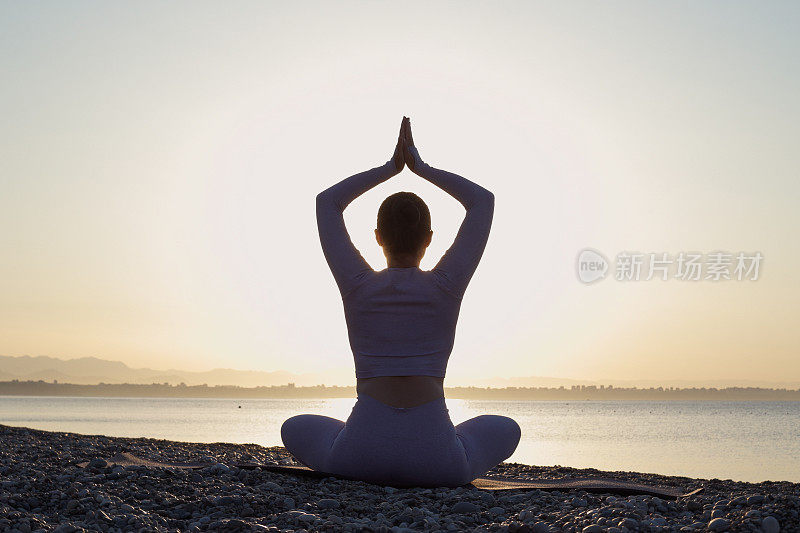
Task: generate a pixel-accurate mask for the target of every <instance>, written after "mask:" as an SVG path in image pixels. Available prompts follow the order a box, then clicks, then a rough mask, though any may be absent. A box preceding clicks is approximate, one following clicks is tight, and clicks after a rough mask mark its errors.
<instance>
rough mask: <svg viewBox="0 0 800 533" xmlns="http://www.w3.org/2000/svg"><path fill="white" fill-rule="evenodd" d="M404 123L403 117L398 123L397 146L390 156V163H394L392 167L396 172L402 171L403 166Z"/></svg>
mask: <svg viewBox="0 0 800 533" xmlns="http://www.w3.org/2000/svg"><path fill="white" fill-rule="evenodd" d="M405 121H406V118H405V117H403V120H402V121H401V122H400V135H398V136H397V146H395V148H394V154H393V155H392V161H393V162H394V166H395V168H396V169H397V172H400V171H401V170H403V167H404V166H405V161H406V160H405V147H404V141H405Z"/></svg>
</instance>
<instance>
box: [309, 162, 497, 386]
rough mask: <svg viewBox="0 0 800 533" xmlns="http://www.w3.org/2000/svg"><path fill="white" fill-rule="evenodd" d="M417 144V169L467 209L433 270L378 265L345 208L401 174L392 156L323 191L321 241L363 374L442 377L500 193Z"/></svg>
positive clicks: (319, 214) (358, 369)
mask: <svg viewBox="0 0 800 533" xmlns="http://www.w3.org/2000/svg"><path fill="white" fill-rule="evenodd" d="M411 152H412V154H413V156H414V158H415V164H414V172H415V173H416V174H418V175H420V176H421V177H423V178H425V179H426V180H428V181H430V182H431V183H433V184H434V185H437V186H438V187H440V188H441V189H443V190H444V191H445V192H447V193H449V194H450V195H452V196H453V197H454V198H456V200H458V201H459V202H461V204H462V205H463V206H464V207H465V208H466V210H467V213H466V216H465V217H464V221H463V222H462V223H461V227H460V228H459V230H458V235H457V236H456V239H455V241H454V242H453V245H452V246H451V247H450V248H449V249H448V250H447V252H445V254H444V255H443V256H442V258H441V259H440V260H439V262H438V263H437V264H436V266H435V267H434V268H433V269H432V270H428V271H426V270H421V269H420V268H419V267H408V268H395V267H390V268H386V269H384V270H380V271H377V272H376V271H375V270H373V269H372V268H371V267H370V266H369V264H368V263H367V262H366V261H365V260H364V258H363V257H362V256H361V254H360V253H359V251H358V250H357V249H356V247H355V246H354V245H353V243H352V241H351V240H350V236H349V234H348V233H347V228H346V227H345V223H344V215H343V213H344V210H345V208H346V207H347V206H348V204H350V202H352V201H353V200H354V199H355V198H357V197H358V196H360V195H361V194H363V193H364V192H366V191H368V190H369V189H371V188H373V187H375V186H376V185H378V184H380V183H383V182H384V181H386V180H388V179H389V178H391V177H392V176H394V175H396V174H398V171H397V169H396V168H395V165H394V162H393V161H392V160H389V161H387V162H386V163H385V164H384V165H382V166H379V167H375V168H373V169H370V170H367V171H364V172H360V173H358V174H355V175H353V176H350V177H349V178H345V179H344V180H342V181H340V182H339V183H337V184H335V185H333V186H331V187H329V188H328V189H326V190H324V191H322V192H321V193H319V194H318V195H317V227H318V229H319V237H320V242H321V244H322V251H323V253H324V254H325V259H326V260H327V262H328V265H329V266H330V269H331V272H332V273H333V277H334V279H335V280H336V284H337V285H338V287H339V291H340V293H341V295H342V302H343V304H344V313H345V320H346V322H347V331H348V335H349V339H350V348H351V349H352V351H353V357H354V359H355V367H356V377H357V378H369V377H377V376H437V377H444V375H445V371H446V369H447V361H448V359H449V357H450V353H451V352H452V350H453V343H454V341H455V330H456V323H457V321H458V313H459V310H460V308H461V300H462V298H463V296H464V292H465V290H466V288H467V285H468V284H469V281H470V279H471V278H472V275H473V273H474V272H475V269H476V268H477V266H478V263H479V262H480V259H481V256H482V255H483V250H484V248H485V247H486V241H487V240H488V238H489V230H490V228H491V225H492V216H493V213H494V195H493V194H492V193H491V192H490V191H488V190H486V189H484V188H483V187H481V186H480V185H478V184H476V183H473V182H472V181H470V180H468V179H466V178H463V177H461V176H459V175H457V174H453V173H452V172H447V171H445V170H440V169H437V168H434V167H431V166H430V165H428V164H427V163H425V162H423V161H422V160H421V158H420V157H419V153H418V152H417V150H416V148H412V149H411Z"/></svg>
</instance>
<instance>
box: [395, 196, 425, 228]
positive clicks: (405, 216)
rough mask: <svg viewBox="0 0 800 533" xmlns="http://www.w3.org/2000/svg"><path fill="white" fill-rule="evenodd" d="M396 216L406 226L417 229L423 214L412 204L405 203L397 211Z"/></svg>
mask: <svg viewBox="0 0 800 533" xmlns="http://www.w3.org/2000/svg"><path fill="white" fill-rule="evenodd" d="M395 214H396V215H397V216H398V218H399V219H400V220H402V221H403V223H405V224H406V225H408V226H410V227H412V228H415V227H417V224H419V221H420V218H422V214H421V213H420V212H419V208H418V207H417V206H416V205H414V204H413V203H411V202H403V203H402V204H401V205H400V206H398V208H397V209H396V211H395Z"/></svg>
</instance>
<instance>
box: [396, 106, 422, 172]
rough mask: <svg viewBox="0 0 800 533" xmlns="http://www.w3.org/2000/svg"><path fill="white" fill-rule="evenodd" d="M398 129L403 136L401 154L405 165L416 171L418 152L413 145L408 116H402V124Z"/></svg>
mask: <svg viewBox="0 0 800 533" xmlns="http://www.w3.org/2000/svg"><path fill="white" fill-rule="evenodd" d="M400 131H401V134H402V136H403V156H404V158H405V162H406V165H408V168H410V169H411V171H412V172H416V163H417V158H418V157H419V152H417V148H416V146H414V137H413V135H411V119H410V118H408V117H403V125H402V127H401V128H400Z"/></svg>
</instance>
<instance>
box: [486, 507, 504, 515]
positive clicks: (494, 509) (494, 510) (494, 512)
mask: <svg viewBox="0 0 800 533" xmlns="http://www.w3.org/2000/svg"><path fill="white" fill-rule="evenodd" d="M505 512H506V510H505V509H503V508H502V507H492V508H491V509H489V514H490V515H494V516H497V515H501V514H503V513H505Z"/></svg>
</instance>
